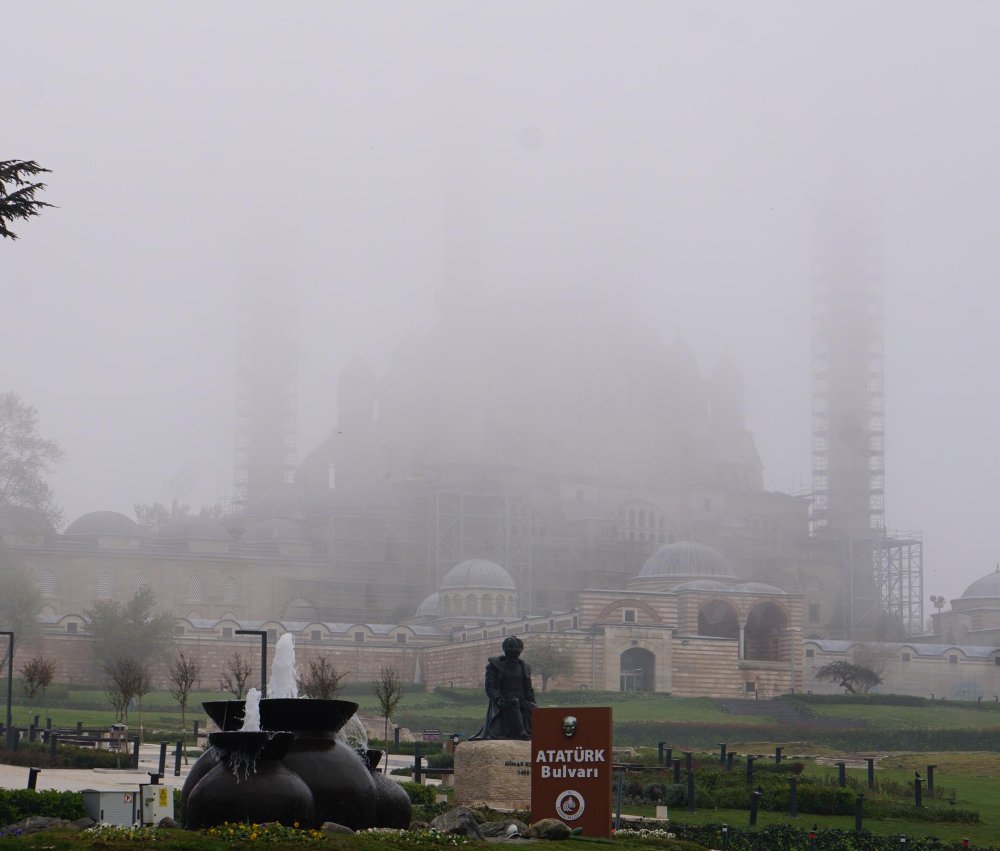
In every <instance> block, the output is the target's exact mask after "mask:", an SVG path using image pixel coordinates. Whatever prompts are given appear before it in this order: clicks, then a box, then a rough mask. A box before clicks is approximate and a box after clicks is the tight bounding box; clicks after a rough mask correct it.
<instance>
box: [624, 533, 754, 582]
mask: <svg viewBox="0 0 1000 851" xmlns="http://www.w3.org/2000/svg"><path fill="white" fill-rule="evenodd" d="M656 576H677V577H681V576H692V577H694V576H722V577H728V578H730V579H735V578H736V574H735V573H733V569H732V568H731V567H730V566H729V562H727V561H726V560H725V558H723V556H722V553H720V552H719V551H718V550H716V549H713V548H712V547H710V546H708V545H707V544H699V543H696V542H694V541H678V542H677V543H675V544H667V545H666V546H663V547H660V548H659V549H658V550H657V551H656V552H655V553H653V554H652V555H651V556H650V557H649V558H648V559H647V560H646V563H645V564H644V565H643V566H642V570H640V571H639V578H640V579H645V578H647V577H656Z"/></svg>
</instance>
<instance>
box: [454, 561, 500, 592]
mask: <svg viewBox="0 0 1000 851" xmlns="http://www.w3.org/2000/svg"><path fill="white" fill-rule="evenodd" d="M447 588H495V589H503V590H505V591H507V590H509V591H514V590H515V588H514V580H513V579H511V578H510V574H509V573H508V572H507V571H506V570H504V569H503V568H502V567H500V565H499V564H497V563H496V562H494V561H489V560H488V559H485V558H470V559H468V560H467V561H463V562H461V563H460V564H456V565H455V566H454V567H453V568H452V569H451V570H449V571H448V572H447V573H446V574H445V575H444V578H443V579H442V580H441V590H444V589H447Z"/></svg>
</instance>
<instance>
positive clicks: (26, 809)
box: [0, 789, 87, 826]
mask: <svg viewBox="0 0 1000 851" xmlns="http://www.w3.org/2000/svg"><path fill="white" fill-rule="evenodd" d="M86 814H87V811H86V810H85V809H84V807H83V796H82V795H81V794H80V793H79V792H52V791H46V792H36V791H34V790H33V789H0V826H3V825H8V824H13V823H14V822H17V821H21V820H22V819H26V818H27V817H28V816H49V817H50V818H62V819H67V820H69V821H73V820H74V819H78V818H83V817H84V816H85V815H86Z"/></svg>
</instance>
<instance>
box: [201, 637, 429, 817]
mask: <svg viewBox="0 0 1000 851" xmlns="http://www.w3.org/2000/svg"><path fill="white" fill-rule="evenodd" d="M294 654H295V651H294V642H293V639H292V636H291V635H290V634H285V635H283V636H282V637H281V638H280V639H279V640H278V643H277V646H276V647H275V652H274V662H273V665H272V668H271V694H272V697H269V698H261V697H260V695H259V693H258V692H257V690H256V689H251V692H250V694H248V695H247V700H246V701H241V700H218V701H207V702H205V703H203V704H202V705H203V706H204V708H205V711H206V712H207V713H208V715H209V717H211V719H212V720H213V721H214V722H215V723H216V724H217V725H218V726H219V728H220V730H222V732H219V733H211V734H210V735H209V744H210V745H211V747H210V748H209V749H208V750H207V751H206V752H205V753H204V754H202V756H201V757H199V759H198V761H197V762H196V763H195V764H194V765H193V766H192V767H191V771H190V773H189V774H188V778H187V780H186V781H185V783H184V788H183V789H182V790H181V820H182V823H183V824H184V826H185V827H189V828H200V827H208V826H211V825H214V824H221V823H222V822H223V821H243V820H247V821H253V822H261V821H280V822H282V823H283V824H292V823H294V822H298V823H299V824H300V826H302V827H319V826H320V825H321V824H323V823H324V822H327V821H332V822H337V823H338V824H342V825H345V826H346V827H350V828H352V829H353V830H360V829H363V828H367V827H404V828H405V827H408V826H409V822H410V799H409V796H408V795H407V794H406V791H405V790H404V789H403V788H402V787H401V786H399V784H398V783H396V782H395V781H392V780H389V779H388V778H386V777H383V776H382V775H381V774H379V773H377V772H375V771H374V770H373V769H372V768H370V766H371V765H372V760H371V759H370V758H368V757H367V753H368V752H367V751H366V746H367V742H359V743H358V744H357V745H356V746H353V747H352V745H351V744H349V743H348V742H347V740H346V738H344V737H343V736H342V735H338V734H339V731H340V730H341V728H342V727H343V726H344V725H345V724H346V723H347V722H348V721H349V720H350V719H351V718H352V717H353V716H354V714H355V713H356V712H357V710H358V705H357V704H356V703H352V702H350V701H347V700H320V699H316V698H300V697H298V696H297V695H298V688H297V684H296V681H295V655H294ZM362 732H363V731H362ZM376 753H379V755H380V756H381V753H380V752H376ZM375 762H376V763H377V760H376V761H375ZM303 790H304V792H305V794H303Z"/></svg>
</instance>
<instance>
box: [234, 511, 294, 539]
mask: <svg viewBox="0 0 1000 851" xmlns="http://www.w3.org/2000/svg"><path fill="white" fill-rule="evenodd" d="M240 540H241V541H242V542H243V543H244V544H308V543H309V539H308V538H306V534H305V532H303V531H302V527H301V526H299V524H298V523H293V522H292V521H291V520H284V519H282V518H280V517H275V518H272V519H271V520H261V521H260V522H259V523H254V524H253V526H251V527H249V528H248V529H247V530H246V531H245V532H244V533H243V537H242V538H240Z"/></svg>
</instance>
